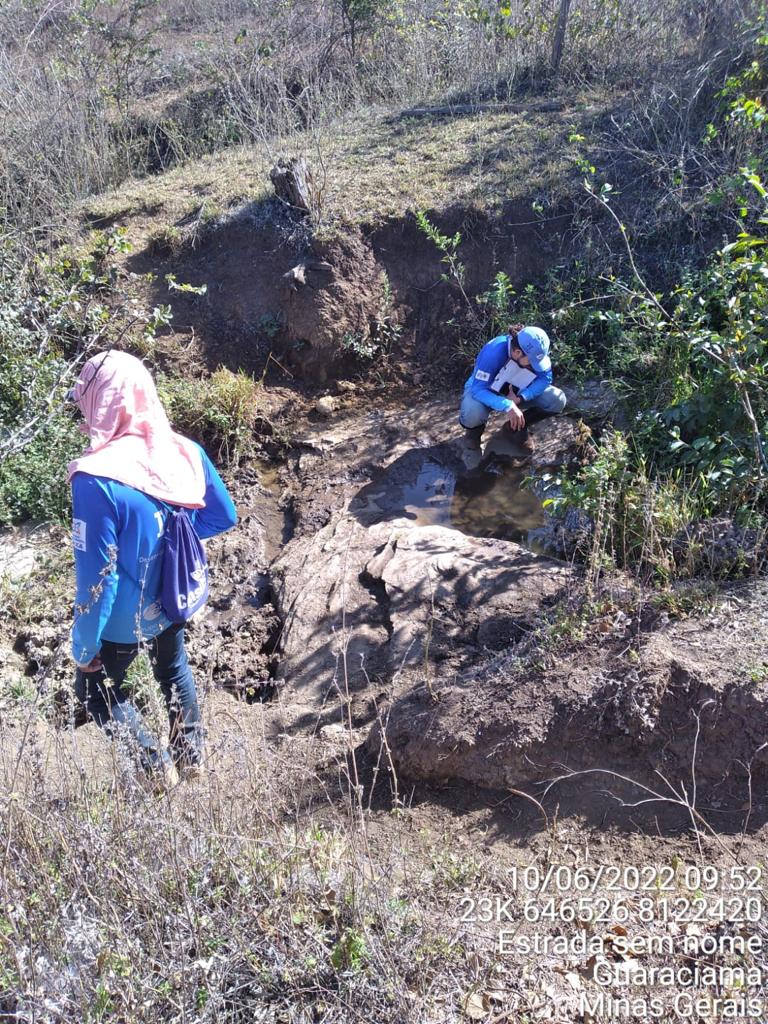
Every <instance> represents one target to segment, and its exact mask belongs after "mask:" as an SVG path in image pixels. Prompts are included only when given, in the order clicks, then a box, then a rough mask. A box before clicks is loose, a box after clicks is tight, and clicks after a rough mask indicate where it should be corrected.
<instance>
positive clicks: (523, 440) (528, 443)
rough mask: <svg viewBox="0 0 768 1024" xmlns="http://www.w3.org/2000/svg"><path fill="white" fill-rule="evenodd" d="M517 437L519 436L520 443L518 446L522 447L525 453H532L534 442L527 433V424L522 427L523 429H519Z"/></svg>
mask: <svg viewBox="0 0 768 1024" xmlns="http://www.w3.org/2000/svg"><path fill="white" fill-rule="evenodd" d="M518 437H519V442H518V443H519V444H520V447H521V448H522V449H523V451H524V452H525V453H526V454H527V455H532V454H533V450H534V448H535V447H536V445H535V444H534V441H533V438H532V437H531V435H530V434H529V433H528V427H527V426H526V427H523V429H522V430H521V431H520V433H519V435H518Z"/></svg>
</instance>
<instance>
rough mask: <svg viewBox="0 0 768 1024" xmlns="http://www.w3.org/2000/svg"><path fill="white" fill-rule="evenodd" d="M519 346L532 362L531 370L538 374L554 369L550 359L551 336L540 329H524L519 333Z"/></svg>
mask: <svg viewBox="0 0 768 1024" xmlns="http://www.w3.org/2000/svg"><path fill="white" fill-rule="evenodd" d="M517 344H518V345H519V346H520V348H521V349H522V350H523V352H525V354H526V355H527V356H528V358H529V360H530V362H531V369H533V370H535V371H536V373H546V371H547V370H551V369H552V361H551V360H550V358H549V335H548V334H547V332H546V331H543V330H542V329H541V328H540V327H524V328H523V329H522V331H518V334H517Z"/></svg>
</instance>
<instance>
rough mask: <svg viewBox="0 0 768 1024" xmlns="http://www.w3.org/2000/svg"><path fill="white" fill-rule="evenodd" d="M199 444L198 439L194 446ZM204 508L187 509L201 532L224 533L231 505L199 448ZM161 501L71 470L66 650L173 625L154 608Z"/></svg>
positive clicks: (81, 652)
mask: <svg viewBox="0 0 768 1024" xmlns="http://www.w3.org/2000/svg"><path fill="white" fill-rule="evenodd" d="M198 447H199V446H198ZM199 450H200V456H201V459H202V463H203V470H204V472H205V485H206V487H205V498H204V500H205V508H201V509H195V510H194V511H190V514H189V515H190V519H191V520H192V522H193V523H194V525H195V530H196V531H197V534H198V536H199V537H201V538H205V537H213V536H214V535H215V534H217V533H223V531H224V530H228V529H230V527H232V526H234V525H235V523H236V522H237V513H236V512H235V506H234V505H233V504H232V499H231V498H230V496H229V494H228V493H227V489H226V487H225V486H224V484H223V482H222V480H221V477H220V476H219V474H218V473H217V472H216V470H215V469H214V467H213V464H212V463H211V460H210V459H209V458H208V456H207V455H206V454H205V452H204V451H203V449H202V448H200V449H199ZM167 514H168V513H167V510H166V507H165V506H164V505H163V502H161V501H159V500H158V499H157V498H151V497H150V496H149V495H148V494H144V493H143V491H137V490H136V489H135V488H134V487H128V486H127V485H126V484H121V483H118V482H117V481H116V480H110V479H108V478H106V477H103V476H91V475H90V474H89V473H75V475H74V476H73V477H72V518H73V522H72V541H73V544H74V548H75V573H76V577H77V593H76V597H75V622H74V626H73V627H72V655H73V657H74V659H75V661H76V662H78V663H79V664H83V665H84V664H86V663H87V662H89V661H91V659H92V658H94V657H95V656H96V655H97V654H98V653H99V651H100V650H101V642H102V640H112V641H114V642H116V643H126V644H128V643H131V644H133V643H138V642H139V641H140V640H142V639H143V640H150V639H152V637H154V636H157V634H158V633H162V632H163V630H165V629H167V628H168V626H170V625H171V623H170V620H169V619H168V618H166V616H165V615H164V614H163V612H162V610H161V608H160V570H161V567H162V557H161V556H162V553H163V525H164V520H165V517H166V516H167Z"/></svg>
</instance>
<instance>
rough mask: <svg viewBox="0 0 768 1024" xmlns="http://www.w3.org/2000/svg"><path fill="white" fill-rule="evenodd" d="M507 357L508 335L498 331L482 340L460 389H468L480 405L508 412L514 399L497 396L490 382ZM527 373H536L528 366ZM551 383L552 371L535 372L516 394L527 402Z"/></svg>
mask: <svg viewBox="0 0 768 1024" xmlns="http://www.w3.org/2000/svg"><path fill="white" fill-rule="evenodd" d="M510 358H511V357H510V350H509V335H508V334H500V335H499V336H498V337H497V338H492V339H491V340H490V341H488V342H486V344H485V345H483V347H482V348H481V349H480V351H479V352H478V354H477V359H476V360H475V366H474V369H473V370H472V373H471V375H470V377H469V380H468V381H467V383H466V384H465V385H464V390H465V391H469V392H470V393H471V395H472V397H473V398H476V399H477V401H478V402H482V403H483V405H487V406H488V408H489V409H495V410H496V411H497V412H509V410H510V409H511V408H512V406H513V405H514V402H512V401H511V400H510V399H509V398H505V397H504V395H498V394H496V392H495V391H491V384H493V382H494V380H495V379H496V375H497V374H498V372H499V370H501V368H502V367H503V366H504V365H505V363H507V362H508V361H509V359H510ZM531 372H532V373H536V371H535V370H534V369H533V367H531ZM551 383H552V370H546V371H545V372H544V373H536V379H535V380H532V381H531V383H530V384H529V385H528V387H526V388H523V389H522V391H521V392H520V397H521V398H522V399H523V401H526V402H530V401H532V400H533V399H534V398H536V397H537V395H540V394H541V393H542V391H544V389H545V388H547V387H549V385H550V384H551Z"/></svg>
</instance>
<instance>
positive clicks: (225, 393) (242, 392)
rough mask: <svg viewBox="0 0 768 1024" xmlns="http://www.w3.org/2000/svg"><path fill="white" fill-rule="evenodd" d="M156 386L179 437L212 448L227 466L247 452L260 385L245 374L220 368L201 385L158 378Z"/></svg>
mask: <svg viewBox="0 0 768 1024" xmlns="http://www.w3.org/2000/svg"><path fill="white" fill-rule="evenodd" d="M157 386H158V391H159V392H160V397H161V398H162V400H163V403H164V404H165V407H166V410H167V411H168V416H169V418H170V419H171V422H172V423H173V424H174V426H175V428H176V429H177V430H179V431H180V432H181V433H184V434H189V435H190V436H191V437H193V438H195V440H197V441H199V442H200V443H201V444H203V445H206V446H209V447H211V448H214V449H215V450H216V452H217V455H218V457H219V458H220V459H221V458H223V459H224V460H225V461H226V462H227V463H229V464H232V463H236V462H238V461H239V460H240V458H241V457H242V456H243V455H245V454H246V453H247V452H248V450H249V448H250V447H251V445H252V442H253V427H254V422H255V420H256V417H257V415H258V408H259V395H260V385H259V384H257V383H256V381H254V380H253V378H252V377H250V376H248V374H247V373H243V372H242V371H238V372H237V373H233V372H232V371H231V370H228V369H226V368H225V367H220V368H219V369H218V370H216V372H215V373H213V374H212V375H211V376H210V377H209V378H208V379H207V380H203V381H200V380H187V379H185V378H181V377H172V376H169V375H167V374H161V375H160V376H159V378H158V382H157Z"/></svg>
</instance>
